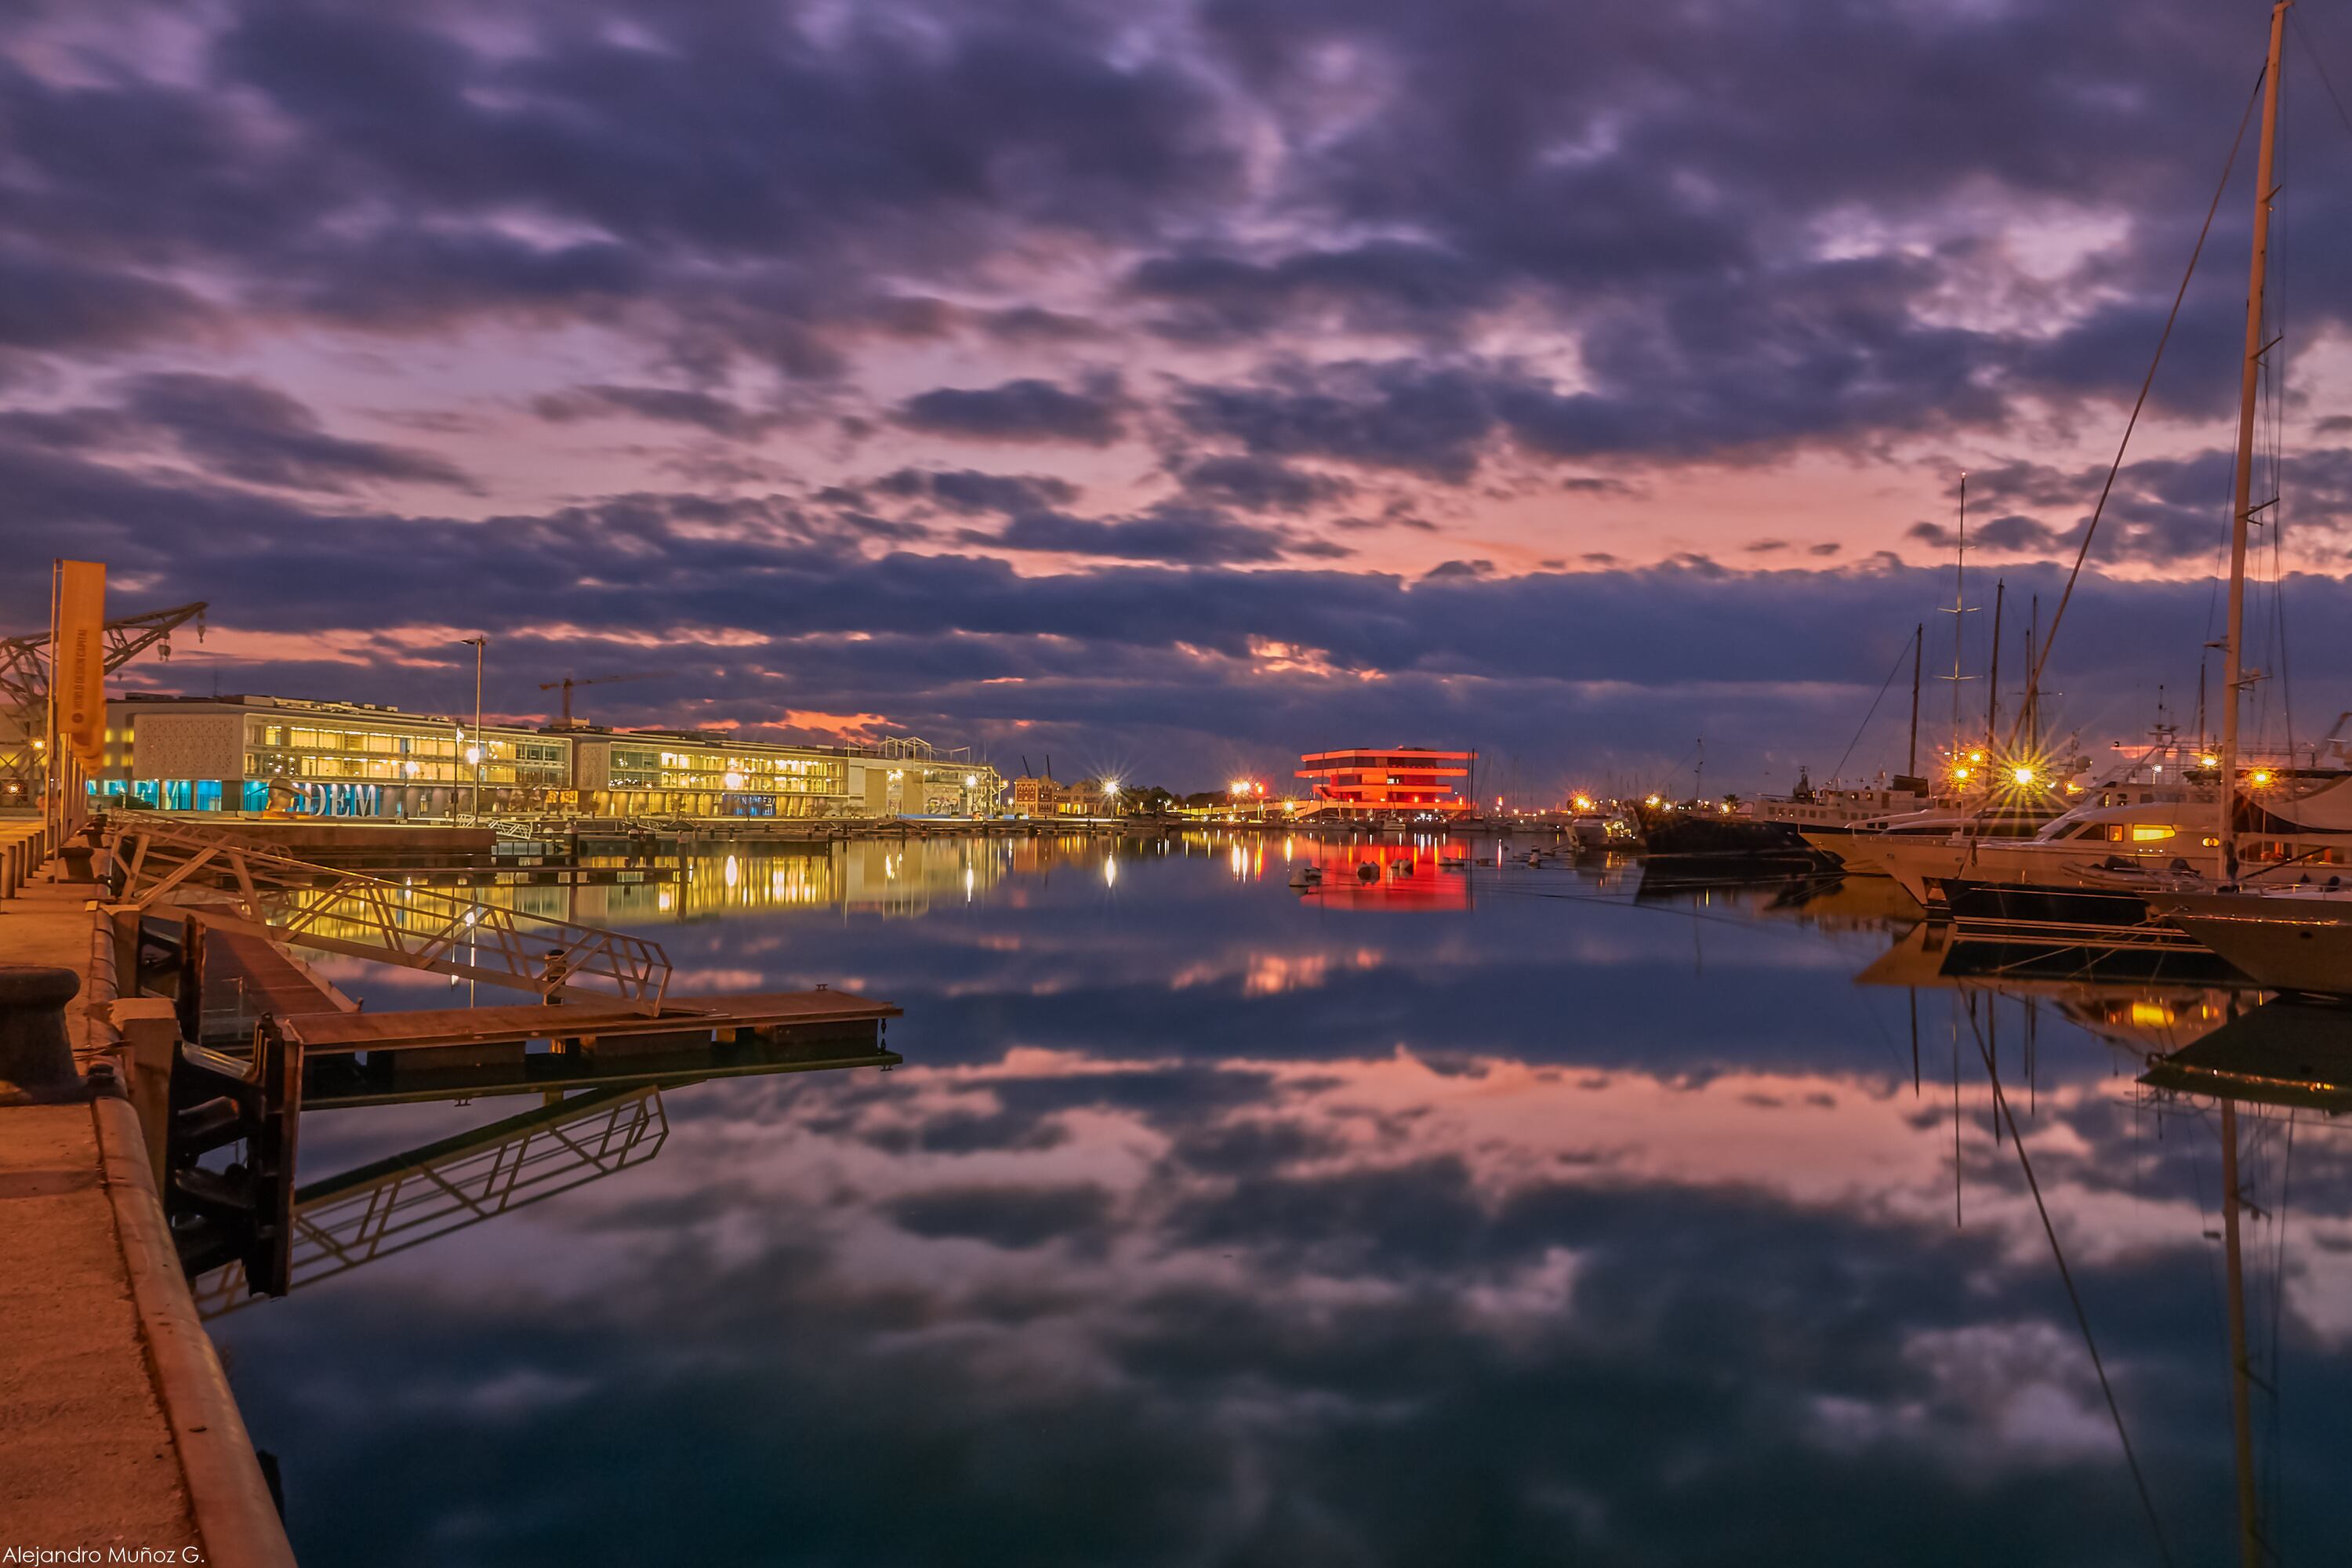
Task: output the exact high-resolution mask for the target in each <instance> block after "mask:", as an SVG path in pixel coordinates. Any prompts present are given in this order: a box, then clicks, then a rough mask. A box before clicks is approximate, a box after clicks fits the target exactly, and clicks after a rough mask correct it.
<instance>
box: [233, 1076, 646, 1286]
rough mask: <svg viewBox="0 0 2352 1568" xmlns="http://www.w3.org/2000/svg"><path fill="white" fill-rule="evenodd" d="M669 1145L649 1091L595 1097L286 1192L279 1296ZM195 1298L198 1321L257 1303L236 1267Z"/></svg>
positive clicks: (612, 1171) (581, 1097) (565, 1189)
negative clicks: (285, 1270)
mask: <svg viewBox="0 0 2352 1568" xmlns="http://www.w3.org/2000/svg"><path fill="white" fill-rule="evenodd" d="M668 1136H669V1117H668V1115H667V1112H666V1111H665V1110H663V1108H662V1100H661V1091H660V1090H659V1089H650V1088H649V1089H598V1090H592V1091H591V1092H589V1093H586V1094H577V1095H573V1096H572V1098H571V1099H569V1100H562V1101H559V1102H558V1103H556V1104H554V1105H550V1106H544V1107H541V1108H540V1109H538V1110H530V1111H527V1112H525V1113H524V1114H522V1115H520V1116H514V1117H509V1118H508V1119H506V1120H505V1121H497V1122H493V1123H491V1124H490V1125H489V1126H488V1127H481V1128H477V1129H475V1130H474V1131H470V1132H461V1133H458V1134H457V1136H455V1137H452V1138H446V1139H443V1140H442V1141H441V1142H437V1143H431V1144H427V1145H425V1147H424V1148H422V1149H413V1150H410V1151H409V1152H406V1153H404V1154H395V1155H394V1156H393V1157H391V1158H390V1159H387V1160H382V1161H378V1162H376V1163H373V1164H371V1165H363V1166H362V1167H360V1168H359V1169H357V1170H354V1171H346V1172H344V1173H342V1174H341V1175H338V1176H330V1177H328V1178H327V1179H325V1180H324V1181H320V1182H316V1183H313V1184H311V1185H310V1186H307V1187H302V1188H299V1189H298V1190H297V1191H296V1192H295V1194H294V1205H293V1208H294V1235H293V1255H292V1267H291V1268H290V1270H289V1279H288V1281H287V1289H300V1288H301V1287H303V1286H305V1285H311V1284H315V1283H317V1282H318V1281H320V1280H321V1279H328V1278H331V1276H334V1275H337V1274H344V1273H348V1272H350V1271H351V1270H352V1269H354V1268H360V1267H362V1265H364V1264H368V1263H373V1262H374V1261H375V1260H376V1259H378V1258H389V1257H391V1256H393V1255H394V1253H400V1252H405V1251H407V1250H408V1249H409V1248H410V1247H422V1246H423V1245H424V1244H425V1243H426V1242H428V1241H433V1240H436V1239H438V1238H439V1237H445V1236H449V1235H452V1234H454V1233H456V1232H457V1231H460V1230H464V1229H466V1228H467V1227H468V1226H476V1225H479V1224H481V1223H482V1222H483V1221H485V1220H491V1219H496V1218H498V1217H499V1215H504V1214H511V1213H512V1212H513V1211H515V1210H516V1209H519V1208H522V1207H524V1206H526V1205H530V1204H535V1203H538V1202H539V1201H541V1199H543V1198H551V1197H553V1196H555V1195H556V1194H559V1193H567V1192H570V1191H572V1189H573V1188H575V1187H579V1186H582V1185H584V1184H587V1183H589V1182H593V1181H597V1180H599V1179H601V1178H603V1177H605V1176H610V1175H614V1174H615V1173H618V1172H620V1171H622V1170H625V1169H626V1168H627V1167H629V1166H632V1165H641V1164H643V1163H645V1162H646V1161H647V1160H650V1159H652V1158H653V1157H654V1156H655V1155H656V1154H657V1153H659V1152H661V1147H662V1143H663V1142H664V1141H665V1140H667V1138H668ZM193 1289H194V1295H195V1301H196V1311H197V1314H198V1315H199V1316H201V1317H205V1318H217V1317H220V1316H222V1315H223V1314H225V1313H228V1312H233V1311H235V1310H237V1309H238V1308H240V1307H246V1306H250V1305H251V1304H253V1303H254V1302H256V1301H257V1300H263V1298H261V1297H259V1296H256V1295H252V1294H249V1293H248V1292H247V1289H246V1276H245V1268H244V1266H243V1265H242V1264H240V1263H230V1264H228V1265H226V1267H224V1268H216V1269H214V1270H213V1271H211V1272H209V1273H207V1274H205V1275H203V1276H201V1277H199V1278H198V1279H196V1280H194V1282H193Z"/></svg>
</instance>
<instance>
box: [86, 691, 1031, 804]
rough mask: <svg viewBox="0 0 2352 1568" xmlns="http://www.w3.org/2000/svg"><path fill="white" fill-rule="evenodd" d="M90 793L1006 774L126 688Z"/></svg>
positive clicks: (972, 794) (518, 789)
mask: <svg viewBox="0 0 2352 1568" xmlns="http://www.w3.org/2000/svg"><path fill="white" fill-rule="evenodd" d="M107 726H108V727H107V732H106V753H105V757H104V759H103V763H102V765H101V766H100V769H99V770H98V772H97V774H96V776H95V777H93V778H92V780H91V782H90V786H89V787H90V793H91V794H92V795H94V796H98V797H100V799H101V800H105V799H121V800H129V801H131V802H135V803H136V804H138V805H145V806H151V807H153V808H155V809H158V810H163V811H184V812H231V813H236V812H245V813H257V812H262V811H266V810H271V809H276V810H279V811H288V812H292V813H295V814H297V815H301V816H338V817H373V818H394V819H403V818H435V817H448V816H462V815H465V814H467V813H468V812H470V811H471V810H472V809H473V806H474V798H475V785H476V782H477V779H476V774H477V772H478V773H479V781H478V782H479V785H480V809H481V811H482V813H483V814H484V815H485V816H540V815H562V816H588V817H596V818H604V819H612V818H622V817H642V818H652V819H669V818H678V817H688V818H709V819H726V818H740V817H817V816H986V815H989V814H990V813H992V811H993V810H994V808H995V804H996V800H997V796H998V793H999V791H1000V790H1001V788H1002V782H1001V780H1000V778H999V776H998V774H997V773H996V772H995V770H994V769H992V768H991V767H989V766H988V765H987V764H986V763H976V762H972V761H970V760H968V759H964V758H961V757H957V756H952V755H950V756H946V757H942V756H940V755H939V754H938V753H937V752H935V751H934V750H933V748H932V747H931V746H929V744H928V743H926V742H922V741H919V740H911V739H908V740H891V741H888V742H883V743H882V744H880V745H877V746H872V747H837V746H793V745H782V744H773V743H770V742H759V741H750V740H745V739H742V738H740V737H737V736H732V735H729V734H725V733H715V732H709V731H613V730H604V729H597V728H593V727H587V726H574V727H572V728H571V729H563V730H538V729H526V728H521V727H517V726H511V725H500V724H487V723H486V724H484V725H483V726H482V728H481V731H480V732H479V733H478V734H469V733H468V732H467V731H468V729H469V723H468V721H466V720H462V719H456V718H443V717H439V716H436V715H430V714H418V713H404V712H402V711H401V710H397V709H394V708H385V707H380V706H377V705H374V704H372V703H363V702H315V701H306V700H297V699H290V698H278V697H211V698H194V697H169V696H156V695H145V694H141V695H133V696H131V697H127V698H123V699H119V700H114V701H111V702H110V703H108V704H107Z"/></svg>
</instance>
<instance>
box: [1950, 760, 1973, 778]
mask: <svg viewBox="0 0 2352 1568" xmlns="http://www.w3.org/2000/svg"><path fill="white" fill-rule="evenodd" d="M1952 776H1953V777H1954V778H1956V779H1965V778H1967V777H1968V776H1969V765H1968V763H1961V764H1960V765H1959V766H1958V767H1956V768H1954V769H1953V770H1952Z"/></svg>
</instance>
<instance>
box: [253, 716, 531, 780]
mask: <svg viewBox="0 0 2352 1568" xmlns="http://www.w3.org/2000/svg"><path fill="white" fill-rule="evenodd" d="M472 744H473V742H465V741H461V740H460V738H459V733H458V731H457V729H456V728H454V727H452V728H451V730H450V731H448V732H447V733H446V734H441V733H436V732H435V731H430V730H425V729H422V728H420V727H419V726H416V725H414V724H362V723H354V722H352V721H347V720H346V721H336V722H334V723H333V724H331V725H329V724H320V723H315V722H314V723H293V722H287V721H280V720H278V719H276V718H268V719H264V718H258V717H256V718H248V719H247V721H245V745H246V752H245V775H246V777H247V778H258V779H273V778H282V779H288V780H293V779H332V780H338V781H342V780H354V779H364V780H368V781H371V782H373V783H379V784H462V785H464V786H466V787H467V788H468V789H470V788H472V787H473V784H474V772H475V770H474V766H473V764H472V763H471V762H470V761H469V760H468V759H467V757H466V756H465V755H463V754H462V753H463V752H467V751H469V750H471V749H472ZM480 744H481V747H482V753H483V754H482V758H481V783H482V784H483V786H484V787H485V788H488V787H491V786H493V785H501V786H506V787H509V788H514V787H520V788H525V789H562V788H563V787H564V786H565V785H566V784H568V783H570V778H569V776H568V775H569V774H570V772H571V752H570V748H569V747H568V746H567V745H566V744H565V743H564V742H562V741H560V740H524V739H520V738H518V737H515V736H509V735H500V734H498V733H496V732H495V731H486V732H485V734H484V735H483V736H482V737H481V739H480Z"/></svg>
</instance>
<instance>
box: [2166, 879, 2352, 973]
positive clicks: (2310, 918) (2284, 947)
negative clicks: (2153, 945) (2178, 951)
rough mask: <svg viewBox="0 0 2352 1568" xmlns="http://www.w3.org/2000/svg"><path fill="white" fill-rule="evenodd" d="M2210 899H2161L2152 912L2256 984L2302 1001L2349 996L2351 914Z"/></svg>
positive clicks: (2321, 907) (2237, 898) (2325, 906)
mask: <svg viewBox="0 0 2352 1568" xmlns="http://www.w3.org/2000/svg"><path fill="white" fill-rule="evenodd" d="M2302 901H2303V900H2286V899H2266V898H2262V897H2259V896H2248V895H2245V894H2230V893H2215V894H2206V895H2182V896H2179V897H2177V898H2169V899H2161V900H2158V904H2159V906H2160V908H2159V913H2160V914H2161V915H2162V916H2163V917H2164V918H2165V919H2167V920H2168V921H2170V922H2171V923H2172V924H2174V925H2176V926H2179V928H2180V929H2181V930H2182V931H2186V932H2187V933H2188V934H2189V935H2190V936H2193V937H2195V938H2196V939H2197V940H2198V941H2199V942H2203V943H2204V944H2205V945H2206V946H2207V947H2209V948H2210V949H2212V950H2213V951H2214V952H2217V953H2220V954H2221V956H2222V957H2223V958H2225V959H2227V960H2229V961H2230V963H2231V964H2232V965H2233V966H2234V967H2236V968H2237V969H2238V970H2240V971H2241V972H2242V973H2244V974H2246V975H2247V976H2248V977H2249V978H2250V979H2252V981H2253V982H2254V983H2255V984H2258V985H2261V986H2263V987H2264V988H2266V989H2268V990H2272V991H2286V992H2293V993H2294V994H2298V995H2305V996H2347V995H2352V909H2347V908H2345V907H2343V906H2342V905H2339V904H2332V903H2321V902H2320V901H2319V900H2311V903H2312V905H2313V906H2314V907H2310V908H2300V909H2296V908H2283V907H2282V906H2286V905H2293V904H2297V903H2301V902H2302Z"/></svg>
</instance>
